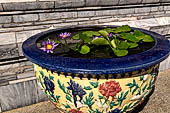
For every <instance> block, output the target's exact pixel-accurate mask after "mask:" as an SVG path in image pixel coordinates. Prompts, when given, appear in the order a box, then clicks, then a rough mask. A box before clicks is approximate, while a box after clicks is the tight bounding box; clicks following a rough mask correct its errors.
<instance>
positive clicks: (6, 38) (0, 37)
mask: <svg viewBox="0 0 170 113" xmlns="http://www.w3.org/2000/svg"><path fill="white" fill-rule="evenodd" d="M0 42H1V43H0V45H7V44H15V43H16V39H15V33H13V32H11V33H1V34H0Z"/></svg>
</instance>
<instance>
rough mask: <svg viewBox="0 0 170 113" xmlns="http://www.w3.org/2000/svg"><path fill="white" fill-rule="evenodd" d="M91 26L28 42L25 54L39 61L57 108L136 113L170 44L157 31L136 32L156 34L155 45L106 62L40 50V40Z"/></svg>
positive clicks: (78, 112)
mask: <svg viewBox="0 0 170 113" xmlns="http://www.w3.org/2000/svg"><path fill="white" fill-rule="evenodd" d="M87 27H89V26H78V27H75V28H73V27H69V28H62V29H54V30H49V31H47V32H42V33H40V34H37V35H35V36H32V37H30V38H29V39H28V40H26V41H25V42H24V43H23V46H22V49H23V53H24V55H25V56H26V57H27V58H28V59H29V60H30V61H31V62H33V64H34V70H35V74H36V77H37V80H38V83H39V85H40V87H41V88H42V90H43V92H44V93H45V94H46V95H47V96H48V98H49V100H50V101H51V102H52V103H53V104H54V105H55V106H57V107H58V108H60V109H61V110H62V111H65V112H67V113H127V112H129V111H132V110H133V109H134V108H135V107H136V106H138V105H139V104H141V103H142V102H143V101H144V100H145V98H146V97H147V96H148V94H149V93H150V92H151V91H152V89H153V86H154V83H155V80H156V77H157V75H158V67H159V64H160V62H161V61H163V60H164V59H165V58H167V57H168V55H169V52H170V48H169V47H170V43H169V41H168V40H167V39H165V37H163V36H161V35H159V34H157V33H154V32H150V31H147V30H143V29H137V28H133V29H137V30H140V31H142V32H144V33H146V34H149V35H151V36H152V37H153V38H154V39H155V45H154V46H153V47H152V48H151V49H149V50H147V51H144V52H142V53H139V54H135V55H130V56H125V57H120V58H103V59H86V58H71V57H63V56H54V55H51V54H47V53H45V52H43V51H41V50H40V49H39V48H38V47H37V41H39V40H41V39H42V38H44V37H50V36H53V35H55V34H56V33H58V32H64V31H65V30H66V31H68V30H72V29H74V30H76V29H83V28H87ZM91 27H92V26H90V27H89V28H91ZM96 27H99V26H93V28H96ZM100 27H113V26H100Z"/></svg>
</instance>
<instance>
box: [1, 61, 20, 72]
mask: <svg viewBox="0 0 170 113" xmlns="http://www.w3.org/2000/svg"><path fill="white" fill-rule="evenodd" d="M0 63H1V62H0ZM16 67H19V63H13V64H6V65H5V64H4V65H0V71H2V70H3V71H4V70H5V71H7V70H9V71H13V70H11V69H13V68H16Z"/></svg>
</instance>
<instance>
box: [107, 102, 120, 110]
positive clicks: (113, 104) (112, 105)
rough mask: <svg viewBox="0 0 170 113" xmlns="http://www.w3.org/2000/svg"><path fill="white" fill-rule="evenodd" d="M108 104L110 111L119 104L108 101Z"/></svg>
mask: <svg viewBox="0 0 170 113" xmlns="http://www.w3.org/2000/svg"><path fill="white" fill-rule="evenodd" d="M108 103H109V106H110V109H112V108H113V107H114V106H117V105H118V103H116V102H115V101H113V102H110V100H108Z"/></svg>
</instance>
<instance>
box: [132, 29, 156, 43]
mask: <svg viewBox="0 0 170 113" xmlns="http://www.w3.org/2000/svg"><path fill="white" fill-rule="evenodd" d="M134 36H136V38H137V39H139V40H142V41H143V42H154V39H153V38H152V37H151V36H150V35H147V34H144V33H142V32H141V31H139V30H135V31H134Z"/></svg>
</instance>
